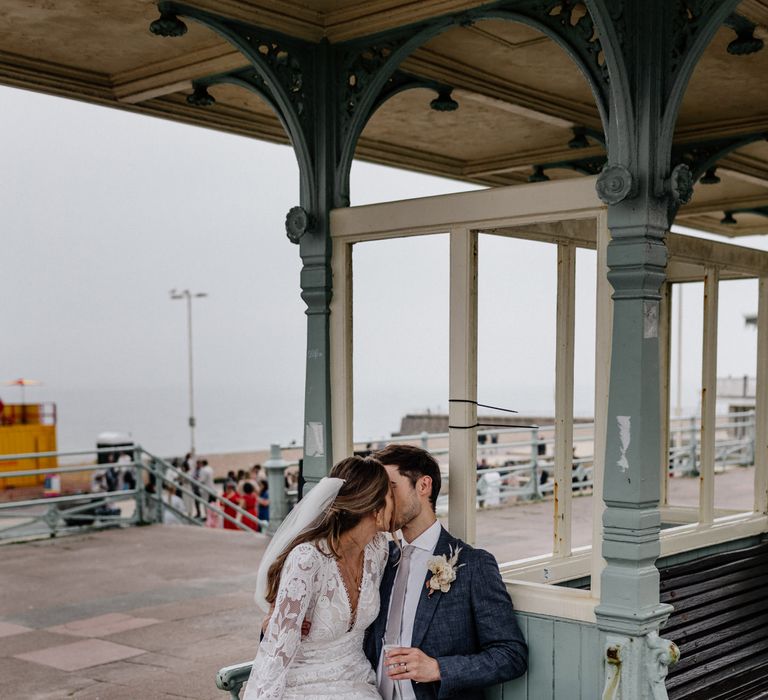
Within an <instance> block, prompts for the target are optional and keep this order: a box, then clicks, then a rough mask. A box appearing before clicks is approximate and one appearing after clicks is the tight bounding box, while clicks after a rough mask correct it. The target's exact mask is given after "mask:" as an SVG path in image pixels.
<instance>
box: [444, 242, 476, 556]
mask: <svg viewBox="0 0 768 700" xmlns="http://www.w3.org/2000/svg"><path fill="white" fill-rule="evenodd" d="M449 335H450V350H449V380H448V391H449V398H450V399H466V400H469V401H477V232H476V231H471V230H469V229H467V228H462V227H455V228H452V229H451V233H450V325H449ZM476 422H477V406H476V405H474V404H472V403H458V402H451V403H449V409H448V423H449V425H458V426H469V425H474V424H475V423H476ZM448 433H449V455H448V469H449V475H450V476H449V481H448V484H449V488H448V529H449V530H450V531H451V532H452V533H453V535H454V536H456V537H460V538H461V539H463V540H464V541H465V542H468V543H470V544H474V542H475V524H476V523H475V521H476V508H477V485H476V484H477V430H475V429H456V428H451V429H449V431H448Z"/></svg>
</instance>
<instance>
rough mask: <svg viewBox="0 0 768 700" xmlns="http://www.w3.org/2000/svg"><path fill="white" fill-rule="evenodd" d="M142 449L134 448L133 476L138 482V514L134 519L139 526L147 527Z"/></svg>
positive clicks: (135, 514)
mask: <svg viewBox="0 0 768 700" xmlns="http://www.w3.org/2000/svg"><path fill="white" fill-rule="evenodd" d="M141 453H142V450H141V447H139V446H138V445H136V446H135V447H134V448H133V467H132V469H133V474H134V479H135V481H136V513H134V519H135V520H136V524H137V525H146V524H147V520H146V516H145V513H144V465H143V464H142V461H141Z"/></svg>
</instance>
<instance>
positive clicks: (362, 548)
mask: <svg viewBox="0 0 768 700" xmlns="http://www.w3.org/2000/svg"><path fill="white" fill-rule="evenodd" d="M393 510H394V503H393V499H392V493H391V486H390V480H389V477H388V475H387V472H386V470H385V469H384V467H383V466H382V465H381V464H380V463H379V462H378V461H376V460H375V459H372V458H370V457H367V458H362V457H349V458H348V459H344V460H342V461H341V462H339V463H338V464H336V465H335V466H334V467H333V469H332V470H331V475H330V476H329V477H326V478H324V479H322V480H321V481H320V482H319V483H318V484H317V485H316V486H315V487H314V488H313V489H312V490H311V491H310V492H309V493H308V494H307V495H306V496H305V497H304V498H303V499H302V500H301V501H300V502H299V504H298V505H297V506H296V508H294V509H293V511H291V513H290V514H289V516H288V518H286V520H285V521H284V523H283V525H282V526H281V527H280V529H279V530H278V531H277V533H275V536H274V537H273V539H272V542H271V543H270V545H269V547H268V548H267V551H266V552H265V554H264V557H263V559H262V562H261V566H260V567H259V573H258V578H257V587H256V602H257V603H259V605H261V607H263V608H265V609H266V608H268V607H270V606H271V607H272V613H271V617H270V619H269V623H268V625H267V627H266V630H265V633H264V638H263V639H262V641H261V644H260V645H259V650H258V652H257V654H256V659H255V660H254V662H253V668H252V670H251V676H250V679H249V680H248V685H247V687H246V689H245V695H244V697H243V700H262V699H264V698H285V699H286V700H288V699H293V698H317V699H318V700H321V699H328V700H336V699H337V698H344V697H346V698H380V695H379V693H378V691H377V690H376V673H375V672H374V670H373V669H372V668H371V664H370V663H369V662H368V660H367V659H366V657H365V654H364V653H363V635H364V634H365V630H366V628H367V627H368V626H369V625H370V624H371V623H372V622H373V621H374V620H375V619H376V616H377V614H378V611H379V582H380V580H381V576H382V573H383V571H384V566H385V564H386V562H387V556H388V552H389V550H388V546H387V540H386V537H385V535H384V534H383V533H384V531H387V530H390V529H391V524H392V521H393ZM305 621H311V625H310V629H309V632H308V634H306V636H304V637H302V624H303V623H304V622H305Z"/></svg>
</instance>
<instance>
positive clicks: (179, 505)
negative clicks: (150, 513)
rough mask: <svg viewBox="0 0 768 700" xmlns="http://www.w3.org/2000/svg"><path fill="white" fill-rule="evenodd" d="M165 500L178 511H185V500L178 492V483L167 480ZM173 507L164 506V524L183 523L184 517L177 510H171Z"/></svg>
mask: <svg viewBox="0 0 768 700" xmlns="http://www.w3.org/2000/svg"><path fill="white" fill-rule="evenodd" d="M163 502H164V503H166V504H167V505H169V506H170V507H171V508H173V509H175V510H176V511H177V512H178V513H184V512H185V510H184V501H183V500H182V499H181V498H179V496H178V495H177V494H176V484H174V483H173V482H171V481H167V482H165V494H164V495H163ZM171 508H163V525H182V524H183V522H182V519H181V518H180V517H179V515H178V514H177V513H176V512H174V511H173V510H171Z"/></svg>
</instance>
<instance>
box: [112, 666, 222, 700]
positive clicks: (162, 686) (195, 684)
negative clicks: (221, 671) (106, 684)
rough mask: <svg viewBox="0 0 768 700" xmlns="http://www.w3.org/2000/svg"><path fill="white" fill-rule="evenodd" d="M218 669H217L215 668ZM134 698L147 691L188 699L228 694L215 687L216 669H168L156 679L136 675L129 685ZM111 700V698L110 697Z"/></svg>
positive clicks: (218, 698)
mask: <svg viewBox="0 0 768 700" xmlns="http://www.w3.org/2000/svg"><path fill="white" fill-rule="evenodd" d="M216 670H218V669H216ZM130 687H131V689H133V690H134V693H135V695H134V698H136V699H138V698H141V700H144V698H145V697H150V696H149V695H148V693H168V694H169V695H174V696H175V697H177V698H178V697H182V698H189V699H190V700H227V698H228V694H227V693H225V692H224V691H222V690H219V689H218V688H217V687H216V671H214V672H213V673H211V674H208V673H205V674H203V675H201V674H200V672H199V669H198V672H197V673H190V672H185V671H168V672H166V673H164V674H163V675H162V676H161V677H159V678H157V679H142V678H141V677H138V678H137V679H136V680H135V681H134V682H133V683H131V685H130ZM110 700H111V698H110Z"/></svg>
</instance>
